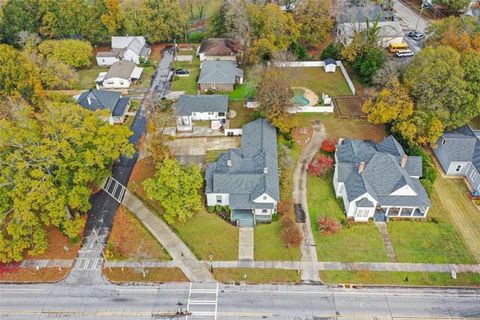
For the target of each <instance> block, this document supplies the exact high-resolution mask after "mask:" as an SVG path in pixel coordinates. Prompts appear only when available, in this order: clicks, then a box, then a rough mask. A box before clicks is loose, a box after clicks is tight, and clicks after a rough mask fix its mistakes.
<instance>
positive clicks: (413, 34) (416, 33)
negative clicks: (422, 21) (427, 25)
mask: <svg viewBox="0 0 480 320" xmlns="http://www.w3.org/2000/svg"><path fill="white" fill-rule="evenodd" d="M418 34H422V32H420V31H416V30H412V31H410V32H409V33H408V36H409V37H410V38H413V37H414V36H416V35H418Z"/></svg>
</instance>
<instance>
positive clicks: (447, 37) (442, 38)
mask: <svg viewBox="0 0 480 320" xmlns="http://www.w3.org/2000/svg"><path fill="white" fill-rule="evenodd" d="M427 33H428V35H429V37H428V40H427V43H428V44H429V45H432V46H438V45H444V46H450V47H452V48H454V49H455V50H457V51H459V52H464V51H467V50H469V49H475V50H477V51H480V17H469V16H465V17H455V16H450V17H448V18H445V19H441V20H438V21H435V22H434V23H432V24H431V25H430V26H429V27H428V29H427Z"/></svg>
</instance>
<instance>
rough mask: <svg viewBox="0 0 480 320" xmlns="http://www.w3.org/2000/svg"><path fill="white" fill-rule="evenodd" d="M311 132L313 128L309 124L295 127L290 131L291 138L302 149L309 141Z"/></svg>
mask: <svg viewBox="0 0 480 320" xmlns="http://www.w3.org/2000/svg"><path fill="white" fill-rule="evenodd" d="M312 133H313V128H312V127H311V126H309V127H300V128H295V129H293V131H292V138H293V140H294V141H295V143H296V144H298V145H299V146H300V147H301V148H302V150H303V148H304V147H305V146H306V145H307V144H308V143H309V142H310V139H311V137H312Z"/></svg>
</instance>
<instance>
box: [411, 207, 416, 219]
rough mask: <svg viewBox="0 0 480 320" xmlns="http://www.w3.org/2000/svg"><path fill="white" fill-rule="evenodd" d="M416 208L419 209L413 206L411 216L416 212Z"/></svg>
mask: <svg viewBox="0 0 480 320" xmlns="http://www.w3.org/2000/svg"><path fill="white" fill-rule="evenodd" d="M415 209H417V208H412V212H411V213H410V217H413V214H414V213H415Z"/></svg>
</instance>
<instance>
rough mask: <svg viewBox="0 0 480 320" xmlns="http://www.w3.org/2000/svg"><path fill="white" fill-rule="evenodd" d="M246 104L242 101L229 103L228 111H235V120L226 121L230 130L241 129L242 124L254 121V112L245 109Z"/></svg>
mask: <svg viewBox="0 0 480 320" xmlns="http://www.w3.org/2000/svg"><path fill="white" fill-rule="evenodd" d="M246 103H247V102H246V101H244V100H241V101H230V103H229V109H230V111H235V113H236V116H235V118H231V119H229V120H228V121H229V127H230V128H233V129H236V128H241V127H242V126H243V125H244V124H247V123H249V122H250V121H253V120H254V116H255V111H254V110H252V109H247V107H245V104H246Z"/></svg>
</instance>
